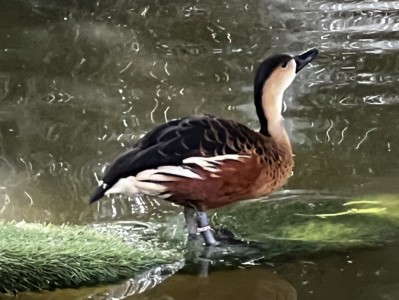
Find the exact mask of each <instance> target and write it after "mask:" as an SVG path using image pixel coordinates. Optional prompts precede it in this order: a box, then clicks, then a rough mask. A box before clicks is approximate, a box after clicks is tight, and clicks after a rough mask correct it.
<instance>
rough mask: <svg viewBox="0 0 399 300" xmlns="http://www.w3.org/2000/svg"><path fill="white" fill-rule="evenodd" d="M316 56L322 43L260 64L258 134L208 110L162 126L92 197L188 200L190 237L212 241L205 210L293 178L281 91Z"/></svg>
mask: <svg viewBox="0 0 399 300" xmlns="http://www.w3.org/2000/svg"><path fill="white" fill-rule="evenodd" d="M317 54H318V51H317V49H311V50H308V51H306V52H305V53H303V54H301V55H297V56H290V55H286V54H278V55H274V56H271V57H269V58H267V59H266V60H265V61H263V62H262V64H261V65H260V66H259V68H258V70H257V73H256V77H255V83H254V98H255V99H254V100H255V108H256V112H257V115H258V118H259V122H260V131H259V132H255V131H253V130H252V129H250V128H248V127H247V126H245V125H243V124H240V123H238V122H236V121H232V120H226V119H223V118H219V117H213V116H209V115H204V116H191V117H185V118H182V119H178V120H173V121H170V122H168V123H165V124H162V125H160V126H158V127H155V128H154V129H153V130H151V131H150V132H148V133H147V134H146V135H145V136H144V137H143V138H142V139H140V140H139V141H138V142H137V143H136V145H135V146H134V147H133V148H132V149H130V150H128V151H127V152H125V153H123V154H122V155H120V156H119V157H117V158H116V160H115V161H114V162H113V163H112V164H111V165H110V166H109V167H108V168H107V170H106V172H105V175H104V178H103V180H102V181H101V182H100V185H99V186H98V187H97V189H96V190H95V192H94V193H93V195H92V196H91V198H90V203H92V202H95V201H97V200H99V199H100V198H102V197H103V196H104V195H109V194H114V193H122V194H126V195H129V196H132V195H137V194H144V195H150V196H158V197H160V198H163V199H165V200H167V201H170V202H173V203H176V204H178V205H181V206H184V216H185V218H186V224H187V230H188V233H189V235H190V236H196V235H197V233H201V234H202V235H203V237H204V240H205V243H206V244H207V245H213V244H215V243H216V242H215V239H214V237H213V235H212V233H211V230H210V227H209V224H208V217H207V214H206V210H207V209H210V208H217V207H220V206H223V205H226V204H229V203H233V202H236V201H239V200H245V199H251V198H256V197H260V196H263V195H268V194H270V193H271V192H273V191H275V190H276V189H278V188H279V187H281V186H282V185H283V184H284V183H285V182H286V181H287V178H288V177H289V176H290V174H291V171H292V167H293V159H292V150H291V145H290V141H289V139H288V136H287V133H286V131H285V129H284V124H283V117H282V115H281V113H282V104H283V93H284V91H285V90H286V89H287V88H288V87H289V85H290V84H291V83H292V81H293V80H294V78H295V75H296V74H297V73H298V72H299V71H300V70H301V69H302V68H303V67H304V66H306V65H307V64H308V63H309V62H311V61H312V60H313V59H314V58H315V57H316V56H317ZM195 216H197V221H196V218H195ZM197 222H198V227H197V224H196V223H197Z"/></svg>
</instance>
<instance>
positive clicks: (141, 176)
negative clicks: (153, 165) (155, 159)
mask: <svg viewBox="0 0 399 300" xmlns="http://www.w3.org/2000/svg"><path fill="white" fill-rule="evenodd" d="M176 176H179V177H186V178H193V179H203V178H202V177H201V176H200V175H198V174H197V173H195V172H193V171H192V170H190V169H188V168H184V167H180V166H162V167H159V168H157V169H150V170H145V171H142V172H140V173H138V174H137V176H136V178H137V180H139V181H176V180H179V178H178V177H176Z"/></svg>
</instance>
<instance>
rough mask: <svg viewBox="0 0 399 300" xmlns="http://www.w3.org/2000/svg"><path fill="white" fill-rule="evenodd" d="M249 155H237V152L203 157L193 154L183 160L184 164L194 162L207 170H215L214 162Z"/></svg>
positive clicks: (219, 162) (216, 169) (220, 162)
mask: <svg viewBox="0 0 399 300" xmlns="http://www.w3.org/2000/svg"><path fill="white" fill-rule="evenodd" d="M245 157H249V156H248V155H238V154H225V155H218V156H213V157H203V156H193V157H189V158H186V159H185V160H183V163H184V164H196V165H197V166H199V167H201V168H203V169H204V170H206V171H209V172H212V173H214V172H217V171H218V170H219V169H218V168H217V166H215V164H222V163H223V161H228V160H240V159H241V158H245Z"/></svg>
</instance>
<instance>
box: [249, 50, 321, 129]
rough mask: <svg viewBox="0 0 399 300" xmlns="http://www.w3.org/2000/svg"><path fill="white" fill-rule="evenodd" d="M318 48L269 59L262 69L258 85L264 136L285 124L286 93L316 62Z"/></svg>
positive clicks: (258, 109)
mask: <svg viewBox="0 0 399 300" xmlns="http://www.w3.org/2000/svg"><path fill="white" fill-rule="evenodd" d="M318 53H319V51H318V50H317V49H316V48H313V49H311V50H308V51H306V52H304V53H302V54H300V55H296V56H291V55H288V54H277V55H273V56H271V57H269V58H267V59H265V60H264V61H263V62H262V63H261V65H260V66H259V67H258V70H257V72H256V76H255V83H254V98H255V107H256V112H257V114H258V117H259V121H260V124H261V130H260V132H261V133H262V134H264V135H271V134H270V128H269V127H270V126H275V124H274V123H275V122H281V120H282V117H281V111H282V105H283V94H284V91H285V90H286V89H287V88H288V87H289V86H290V85H291V83H292V81H293V80H294V78H295V76H296V74H298V72H299V71H300V70H302V68H303V67H305V66H306V65H307V64H308V63H310V62H311V61H312V60H314V59H315V58H316V56H317V54H318Z"/></svg>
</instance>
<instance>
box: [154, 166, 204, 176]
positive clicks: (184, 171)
mask: <svg viewBox="0 0 399 300" xmlns="http://www.w3.org/2000/svg"><path fill="white" fill-rule="evenodd" d="M157 170H158V172H161V173H166V174H170V175H177V176H181V177H187V178H193V179H203V178H202V177H201V176H200V175H198V174H197V173H195V172H193V171H192V170H190V169H188V168H184V167H179V166H163V167H159V168H158V169H157Z"/></svg>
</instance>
